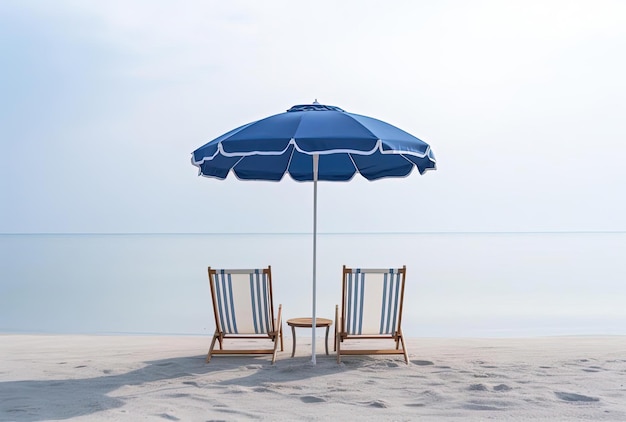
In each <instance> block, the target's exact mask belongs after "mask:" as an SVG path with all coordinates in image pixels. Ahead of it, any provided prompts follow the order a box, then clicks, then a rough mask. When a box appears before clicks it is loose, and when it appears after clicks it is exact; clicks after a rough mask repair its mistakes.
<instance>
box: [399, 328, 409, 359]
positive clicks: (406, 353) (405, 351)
mask: <svg viewBox="0 0 626 422" xmlns="http://www.w3.org/2000/svg"><path fill="white" fill-rule="evenodd" d="M400 341H401V342H402V351H403V352H404V361H405V362H406V364H407V365H408V364H409V352H408V351H407V350H406V344H404V336H403V335H402V333H400Z"/></svg>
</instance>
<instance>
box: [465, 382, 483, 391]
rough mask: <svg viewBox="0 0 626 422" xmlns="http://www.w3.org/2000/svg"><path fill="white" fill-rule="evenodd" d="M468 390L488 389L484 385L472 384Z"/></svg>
mask: <svg viewBox="0 0 626 422" xmlns="http://www.w3.org/2000/svg"><path fill="white" fill-rule="evenodd" d="M467 389H468V390H470V391H487V387H486V386H485V385H484V384H472V385H470V386H469V387H468V388H467Z"/></svg>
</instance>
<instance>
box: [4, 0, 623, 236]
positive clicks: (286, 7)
mask: <svg viewBox="0 0 626 422" xmlns="http://www.w3.org/2000/svg"><path fill="white" fill-rule="evenodd" d="M624 51H626V2H623V1H619V0H618V1H607V0H594V1H591V0H589V1H576V0H567V1H554V0H542V1H532V0H531V1H528V0H526V1H516V0H512V1H497V0H494V1H478V0H477V1H472V0H470V1H445V0H444V1H437V2H433V1H413V0H407V1H390V2H380V1H356V0H346V1H341V2H337V1H332V0H331V1H327V0H321V1H315V2H294V1H282V0H281V1H273V0H272V1H266V2H258V1H252V0H250V1H229V2H223V1H179V2H174V1H158V0H157V1H138V0H132V1H117V0H114V1H106V2H103V1H71V0H59V1H55V2H47V1H43V0H41V1H31V0H19V1H12V0H1V1H0V57H1V60H2V65H1V66H0V147H1V149H0V233H216V232H217V233H231V232H237V233H241V232H246V233H247V232H270V233H271V232H281V233H282V232H285V233H289V232H298V233H303V232H310V231H311V230H312V227H311V225H312V204H313V187H312V184H310V183H297V182H294V181H292V180H290V179H289V177H288V176H286V177H285V179H283V180H282V181H281V182H278V183H276V182H243V181H239V180H237V179H236V178H235V177H234V176H230V177H229V178H227V179H226V180H225V181H218V180H214V179H208V178H203V177H198V175H197V169H196V168H195V167H194V166H192V165H191V163H190V158H191V152H192V151H193V150H195V149H196V148H198V147H199V146H201V145H203V144H205V143H206V142H208V141H210V140H211V139H213V138H216V137H218V136H219V135H221V134H223V133H225V132H227V131H229V130H230V129H232V128H235V127H238V126H240V125H242V124H245V123H248V122H251V121H254V120H258V119H261V118H264V117H267V116H270V115H273V114H278V113H281V112H283V111H285V110H286V109H288V108H290V107H291V106H292V105H294V104H303V103H310V102H312V101H314V100H315V99H317V100H318V101H319V102H320V103H323V104H330V105H335V106H339V107H341V108H343V109H344V110H346V111H349V112H352V113H356V114H363V115H367V116H370V117H375V118H378V119H381V120H384V121H387V122H389V123H391V124H394V125H396V126H398V127H400V128H402V129H404V130H406V131H408V132H410V133H412V134H414V135H415V136H417V137H419V138H420V139H423V140H424V141H426V142H428V143H429V144H430V145H431V147H432V149H433V151H434V152H435V154H436V157H437V165H438V169H437V170H436V171H431V172H427V173H426V174H425V175H421V176H420V175H419V174H418V173H417V172H415V173H414V174H412V175H410V176H409V177H407V178H402V179H386V180H380V181H376V182H368V181H366V180H365V179H363V178H361V177H355V178H354V179H353V180H352V181H350V182H346V183H320V185H319V190H318V207H319V209H318V218H319V220H318V229H319V231H321V232H449V231H496V232H499V231H504V232H507V231H623V230H626V200H625V197H624V194H623V191H624V187H623V186H624V185H625V182H626V166H624V164H623V158H624V157H626V142H624V141H625V140H626V119H625V118H624V116H626V101H625V99H626V78H624V75H626V55H625V54H624ZM356 209H358V210H359V212H355V210H356Z"/></svg>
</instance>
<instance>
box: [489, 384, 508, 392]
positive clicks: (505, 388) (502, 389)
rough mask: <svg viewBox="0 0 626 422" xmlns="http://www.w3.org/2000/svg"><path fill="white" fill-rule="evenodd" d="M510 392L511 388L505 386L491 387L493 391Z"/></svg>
mask: <svg viewBox="0 0 626 422" xmlns="http://www.w3.org/2000/svg"><path fill="white" fill-rule="evenodd" d="M511 390H512V388H511V387H509V386H508V385H506V384H498V385H496V386H495V387H493V391H511Z"/></svg>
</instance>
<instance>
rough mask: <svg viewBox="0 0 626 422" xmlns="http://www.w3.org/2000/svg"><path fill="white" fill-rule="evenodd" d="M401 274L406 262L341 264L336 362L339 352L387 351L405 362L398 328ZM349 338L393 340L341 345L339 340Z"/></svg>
mask: <svg viewBox="0 0 626 422" xmlns="http://www.w3.org/2000/svg"><path fill="white" fill-rule="evenodd" d="M405 278H406V266H403V267H402V268H391V269H371V268H370V269H364V268H347V267H346V266H345V265H344V267H343V294H342V299H341V309H340V308H339V305H337V306H336V307H335V348H336V350H337V363H339V362H341V355H389V354H402V355H404V360H405V362H406V363H407V364H408V363H409V357H408V353H407V350H406V345H405V344H404V337H403V335H402V328H401V323H402V302H403V300H404V281H405ZM353 339H355V340H362V339H382V340H393V341H395V343H396V344H395V348H393V349H391V348H389V349H366V350H363V349H359V350H356V349H346V348H343V349H342V347H341V344H342V343H343V342H345V341H347V340H353ZM400 345H401V346H402V347H401V348H400Z"/></svg>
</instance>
